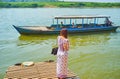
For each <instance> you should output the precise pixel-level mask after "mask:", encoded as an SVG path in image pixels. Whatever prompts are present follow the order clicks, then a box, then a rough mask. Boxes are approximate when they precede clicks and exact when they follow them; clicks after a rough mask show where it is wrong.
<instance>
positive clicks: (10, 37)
mask: <svg viewBox="0 0 120 79" xmlns="http://www.w3.org/2000/svg"><path fill="white" fill-rule="evenodd" d="M91 14H92V15H96V14H97V15H110V16H111V20H112V21H113V22H114V25H120V8H8V9H7V8H0V79H2V78H3V77H4V75H5V71H6V70H7V68H8V67H9V66H11V65H14V64H15V63H19V62H24V61H34V62H41V61H46V60H56V57H55V56H52V55H51V54H50V53H51V49H52V47H53V46H54V45H55V44H56V37H57V35H44V36H42V35H39V36H24V35H20V34H19V33H18V32H17V31H16V30H15V29H14V28H13V26H12V25H20V26H22V25H35V26H37V25H42V26H47V25H50V24H52V18H53V17H54V16H56V15H57V16H58V15H91ZM69 40H70V51H69V63H68V64H69V65H68V66H69V68H70V69H71V70H72V71H73V72H75V73H76V74H77V75H78V76H79V77H80V78H81V79H120V75H119V74H120V29H119V28H118V29H117V30H116V32H109V33H91V34H77V35H76V34H74V35H69Z"/></svg>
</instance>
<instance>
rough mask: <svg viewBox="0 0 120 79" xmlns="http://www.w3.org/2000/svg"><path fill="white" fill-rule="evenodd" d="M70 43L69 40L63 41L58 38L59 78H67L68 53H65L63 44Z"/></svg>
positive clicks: (57, 70)
mask: <svg viewBox="0 0 120 79" xmlns="http://www.w3.org/2000/svg"><path fill="white" fill-rule="evenodd" d="M66 42H67V43H68V44H69V41H68V39H62V38H61V36H58V52H57V69H56V72H57V77H60V78H65V77H67V72H68V70H67V62H68V52H67V51H64V48H63V43H66Z"/></svg>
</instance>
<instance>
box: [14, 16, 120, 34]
mask: <svg viewBox="0 0 120 79" xmlns="http://www.w3.org/2000/svg"><path fill="white" fill-rule="evenodd" d="M109 18H110V16H106V15H94V16H92V15H87V16H83V15H80V16H75V15H74V16H55V17H54V18H53V23H52V25H50V26H16V25H13V26H14V28H15V29H16V30H17V31H18V32H19V33H20V34H23V35H42V34H47V35H48V34H59V32H60V30H61V29H62V28H66V29H67V30H68V33H69V34H73V33H74V34H75V33H89V32H103V31H116V29H117V28H118V27H119V26H115V25H114V24H113V22H112V21H110V20H109Z"/></svg>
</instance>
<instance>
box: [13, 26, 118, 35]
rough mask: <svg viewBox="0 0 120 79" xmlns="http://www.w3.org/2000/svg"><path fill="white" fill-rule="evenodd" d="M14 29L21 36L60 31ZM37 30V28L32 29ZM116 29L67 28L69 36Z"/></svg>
mask: <svg viewBox="0 0 120 79" xmlns="http://www.w3.org/2000/svg"><path fill="white" fill-rule="evenodd" d="M31 27H32V26H31ZM14 28H15V29H16V30H17V31H18V32H19V33H20V34H23V35H42V34H47V35H48V34H59V32H60V30H61V29H56V30H41V29H30V28H27V26H21V27H19V26H14ZM33 28H37V27H33ZM117 28H118V27H94V28H67V30H68V33H69V34H73V33H89V32H103V31H116V29H117Z"/></svg>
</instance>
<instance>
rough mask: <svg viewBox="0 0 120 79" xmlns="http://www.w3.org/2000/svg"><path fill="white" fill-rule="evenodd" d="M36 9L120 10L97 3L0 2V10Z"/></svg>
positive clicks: (110, 5) (109, 4)
mask: <svg viewBox="0 0 120 79" xmlns="http://www.w3.org/2000/svg"><path fill="white" fill-rule="evenodd" d="M37 7H61V8H62V7H63V8H64V7H65V8H67V7H70V8H71V7H74V8H84V7H92V8H97V7H103V8H104V7H107V8H108V7H111V8H115V7H117V8H120V3H98V2H59V1H58V2H0V8H37Z"/></svg>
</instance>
